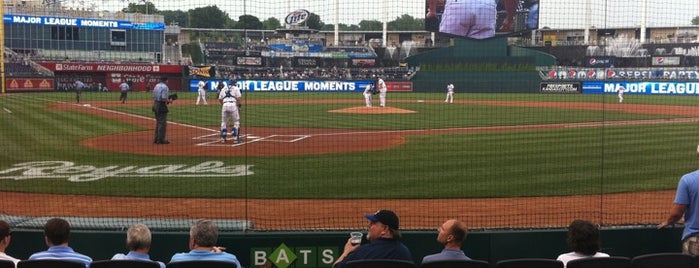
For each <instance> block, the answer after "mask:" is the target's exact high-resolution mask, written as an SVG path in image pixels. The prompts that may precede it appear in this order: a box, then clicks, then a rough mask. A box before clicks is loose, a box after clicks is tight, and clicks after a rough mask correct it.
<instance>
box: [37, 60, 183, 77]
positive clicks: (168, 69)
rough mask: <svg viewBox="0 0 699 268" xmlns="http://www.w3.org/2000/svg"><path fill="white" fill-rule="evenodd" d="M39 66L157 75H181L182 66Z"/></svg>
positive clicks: (74, 64)
mask: <svg viewBox="0 0 699 268" xmlns="http://www.w3.org/2000/svg"><path fill="white" fill-rule="evenodd" d="M39 64H40V65H41V66H44V67H46V68H47V69H49V70H51V71H55V72H78V73H93V72H134V73H158V74H164V73H167V74H177V75H178V76H179V75H181V74H182V66H179V65H157V64H109V63H73V62H68V63H55V62H39Z"/></svg>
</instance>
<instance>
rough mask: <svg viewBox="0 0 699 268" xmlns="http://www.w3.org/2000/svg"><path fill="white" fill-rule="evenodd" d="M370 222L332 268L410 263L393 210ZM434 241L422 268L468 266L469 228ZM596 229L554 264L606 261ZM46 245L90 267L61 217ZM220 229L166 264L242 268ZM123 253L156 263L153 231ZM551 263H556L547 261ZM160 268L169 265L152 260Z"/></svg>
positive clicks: (3, 228)
mask: <svg viewBox="0 0 699 268" xmlns="http://www.w3.org/2000/svg"><path fill="white" fill-rule="evenodd" d="M365 218H366V219H367V220H368V221H369V224H368V227H367V232H366V240H368V243H364V244H362V243H361V241H359V240H357V239H356V238H353V237H350V238H349V239H348V240H347V242H346V243H345V245H344V249H343V252H342V254H341V255H340V256H339V257H338V258H337V259H336V261H335V262H334V264H333V268H344V267H346V266H347V265H348V263H350V262H352V261H360V260H399V261H405V262H410V263H412V262H413V257H412V255H411V253H410V250H409V249H408V247H406V246H405V245H404V244H403V243H402V242H401V237H402V235H401V231H400V221H399V218H398V216H397V215H396V214H395V213H394V212H393V211H391V210H384V209H382V210H379V211H377V212H376V213H373V214H366V215H365ZM437 231H438V234H437V241H438V242H439V243H440V244H442V245H443V246H444V248H443V250H442V251H441V252H438V253H435V254H431V255H427V256H425V257H424V258H423V259H422V262H421V263H422V265H425V264H429V263H435V262H444V261H472V259H471V258H469V257H468V256H467V255H466V253H465V252H464V251H463V250H462V249H461V247H462V243H463V242H464V240H465V238H466V236H467V234H468V229H467V227H466V225H465V224H464V223H463V222H462V221H459V220H456V219H449V220H447V221H445V222H444V223H443V224H442V225H440V226H439V227H438V228H437ZM599 234H600V233H599V229H598V228H597V226H596V225H594V224H593V223H591V222H589V221H585V220H574V221H573V222H572V223H571V224H570V226H569V227H568V234H567V242H568V245H569V247H570V249H571V250H572V251H571V252H568V253H564V254H561V255H560V256H558V259H557V260H555V261H558V262H561V263H562V266H561V267H565V265H566V264H567V263H569V262H571V261H574V260H578V259H586V258H591V257H592V258H603V257H609V255H608V254H605V253H601V252H599V251H600V243H599ZM11 235H12V232H11V230H10V226H9V224H8V223H7V222H5V221H2V220H0V238H1V239H0V261H2V260H6V261H12V262H14V263H15V266H17V263H19V262H21V260H19V259H16V258H13V257H11V256H8V255H7V254H5V250H6V249H7V247H8V246H9V244H10V239H11ZM44 236H45V243H46V246H47V247H48V249H47V250H45V251H40V252H36V253H34V254H32V255H31V256H29V258H28V260H41V259H61V260H68V261H71V262H77V263H81V264H84V265H85V267H86V268H89V267H90V264H91V263H92V262H93V259H92V258H91V257H89V256H87V255H84V254H81V253H78V252H76V251H75V250H73V248H71V247H70V246H69V239H70V224H69V223H68V221H66V220H64V219H61V218H52V219H49V220H48V221H47V222H46V224H45V225H44ZM217 239H218V228H217V226H216V225H215V223H214V222H213V221H211V220H205V219H203V220H198V221H196V222H195V223H194V224H193V225H192V226H191V228H190V232H189V249H190V251H188V252H183V253H176V254H174V255H173V256H172V258H171V259H170V261H169V263H176V262H185V261H219V262H229V263H231V264H235V265H236V267H242V266H241V264H240V261H239V260H238V258H237V257H236V256H235V255H234V254H231V253H227V252H225V248H223V247H218V246H217ZM360 240H361V239H360ZM126 248H127V249H128V252H127V253H126V254H123V253H117V254H115V255H114V256H113V257H112V260H140V261H154V260H151V258H150V256H149V251H150V249H151V232H150V230H149V228H148V226H146V225H144V224H134V225H132V226H131V227H130V228H129V229H128V230H127V232H126ZM550 261H554V260H552V259H551V260H550ZM154 262H156V263H157V264H158V265H159V266H160V267H161V268H165V267H166V266H167V265H166V264H165V263H163V262H159V261H154Z"/></svg>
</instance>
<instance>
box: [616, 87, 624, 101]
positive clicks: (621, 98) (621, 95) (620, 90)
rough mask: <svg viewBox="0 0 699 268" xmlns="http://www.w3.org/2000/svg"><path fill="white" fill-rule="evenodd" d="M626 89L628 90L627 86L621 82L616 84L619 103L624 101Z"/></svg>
mask: <svg viewBox="0 0 699 268" xmlns="http://www.w3.org/2000/svg"><path fill="white" fill-rule="evenodd" d="M624 90H626V88H624V86H622V85H621V84H619V85H618V86H616V95H617V97H619V103H622V102H624Z"/></svg>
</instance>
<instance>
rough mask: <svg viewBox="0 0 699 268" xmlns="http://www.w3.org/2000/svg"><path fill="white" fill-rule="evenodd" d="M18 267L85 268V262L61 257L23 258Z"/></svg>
mask: <svg viewBox="0 0 699 268" xmlns="http://www.w3.org/2000/svg"><path fill="white" fill-rule="evenodd" d="M17 268H85V264H82V263H80V262H74V261H67V260H60V259H42V260H21V261H19V262H18V263H17Z"/></svg>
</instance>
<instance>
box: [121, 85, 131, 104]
mask: <svg viewBox="0 0 699 268" xmlns="http://www.w3.org/2000/svg"><path fill="white" fill-rule="evenodd" d="M130 88H131V87H130V86H129V81H124V82H123V83H121V84H120V85H119V90H120V91H121V95H119V100H120V101H121V103H125V102H126V95H127V93H128V92H129V89H130Z"/></svg>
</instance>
